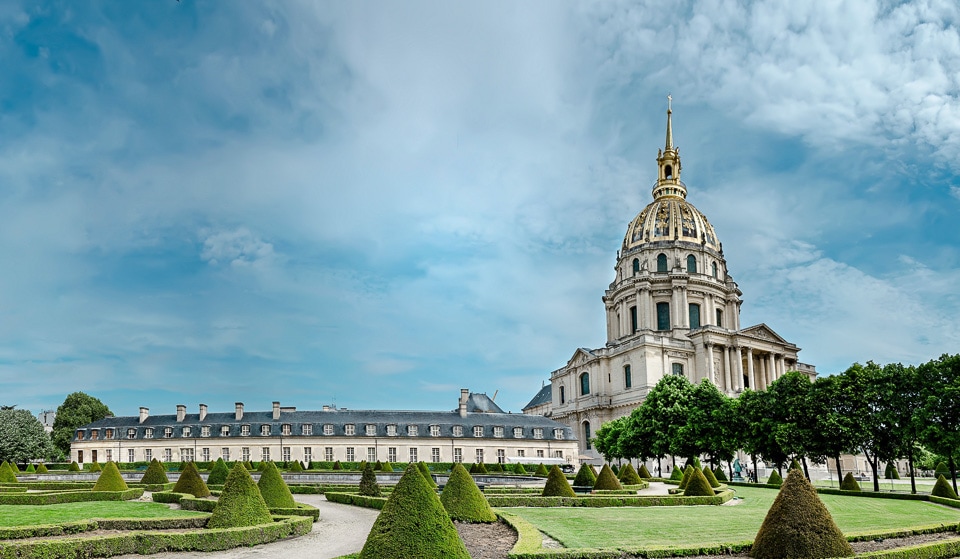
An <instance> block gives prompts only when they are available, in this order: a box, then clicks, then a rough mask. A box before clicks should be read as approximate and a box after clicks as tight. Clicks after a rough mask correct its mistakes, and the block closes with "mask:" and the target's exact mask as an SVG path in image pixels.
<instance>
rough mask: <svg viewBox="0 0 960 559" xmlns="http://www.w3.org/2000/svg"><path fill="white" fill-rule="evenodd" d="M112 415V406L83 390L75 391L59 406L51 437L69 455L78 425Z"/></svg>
mask: <svg viewBox="0 0 960 559" xmlns="http://www.w3.org/2000/svg"><path fill="white" fill-rule="evenodd" d="M112 415H113V412H111V411H110V408H108V407H107V406H106V405H105V404H104V403H103V402H101V401H100V400H98V399H96V398H94V397H93V396H88V395H87V394H84V393H83V392H74V393H73V394H70V395H69V396H67V397H66V399H65V400H64V401H63V403H62V404H60V407H58V408H57V418H56V419H54V421H53V434H52V435H51V437H50V438H51V439H52V440H53V444H54V446H55V447H56V448H57V450H59V451H60V452H62V453H63V454H64V456H69V455H70V441H72V440H73V434H74V433H75V432H76V430H77V428H78V427H81V426H83V425H86V424H87V423H93V422H94V421H100V420H101V419H103V418H105V417H107V416H112Z"/></svg>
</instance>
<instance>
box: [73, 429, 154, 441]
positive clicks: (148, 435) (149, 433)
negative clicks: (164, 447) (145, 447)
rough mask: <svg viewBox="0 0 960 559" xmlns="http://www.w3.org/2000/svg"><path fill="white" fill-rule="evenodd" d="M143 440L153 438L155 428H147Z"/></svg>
mask: <svg viewBox="0 0 960 559" xmlns="http://www.w3.org/2000/svg"><path fill="white" fill-rule="evenodd" d="M80 438H81V439H82V438H83V437H80ZM143 438H145V439H152V438H153V427H147V428H146V429H144V430H143Z"/></svg>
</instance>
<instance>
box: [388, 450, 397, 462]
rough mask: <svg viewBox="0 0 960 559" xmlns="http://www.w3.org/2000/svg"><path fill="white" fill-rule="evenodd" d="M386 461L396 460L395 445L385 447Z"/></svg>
mask: <svg viewBox="0 0 960 559" xmlns="http://www.w3.org/2000/svg"><path fill="white" fill-rule="evenodd" d="M387 461H388V462H396V461H397V447H395V446H391V447H388V448H387Z"/></svg>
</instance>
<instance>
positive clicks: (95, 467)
mask: <svg viewBox="0 0 960 559" xmlns="http://www.w3.org/2000/svg"><path fill="white" fill-rule="evenodd" d="M90 471H91V472H102V471H103V468H101V467H100V462H94V463H92V464H90Z"/></svg>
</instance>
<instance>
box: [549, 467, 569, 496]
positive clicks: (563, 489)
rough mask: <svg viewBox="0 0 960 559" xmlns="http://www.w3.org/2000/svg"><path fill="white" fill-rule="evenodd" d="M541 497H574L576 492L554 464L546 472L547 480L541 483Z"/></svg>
mask: <svg viewBox="0 0 960 559" xmlns="http://www.w3.org/2000/svg"><path fill="white" fill-rule="evenodd" d="M540 496H541V497H575V496H576V493H574V492H573V488H572V487H570V484H569V483H568V482H567V477H566V476H565V475H563V472H562V471H561V470H560V467H559V466H556V465H554V466H553V467H552V468H550V472H549V473H548V474H547V482H546V483H545V484H544V485H543V492H542V493H540Z"/></svg>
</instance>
